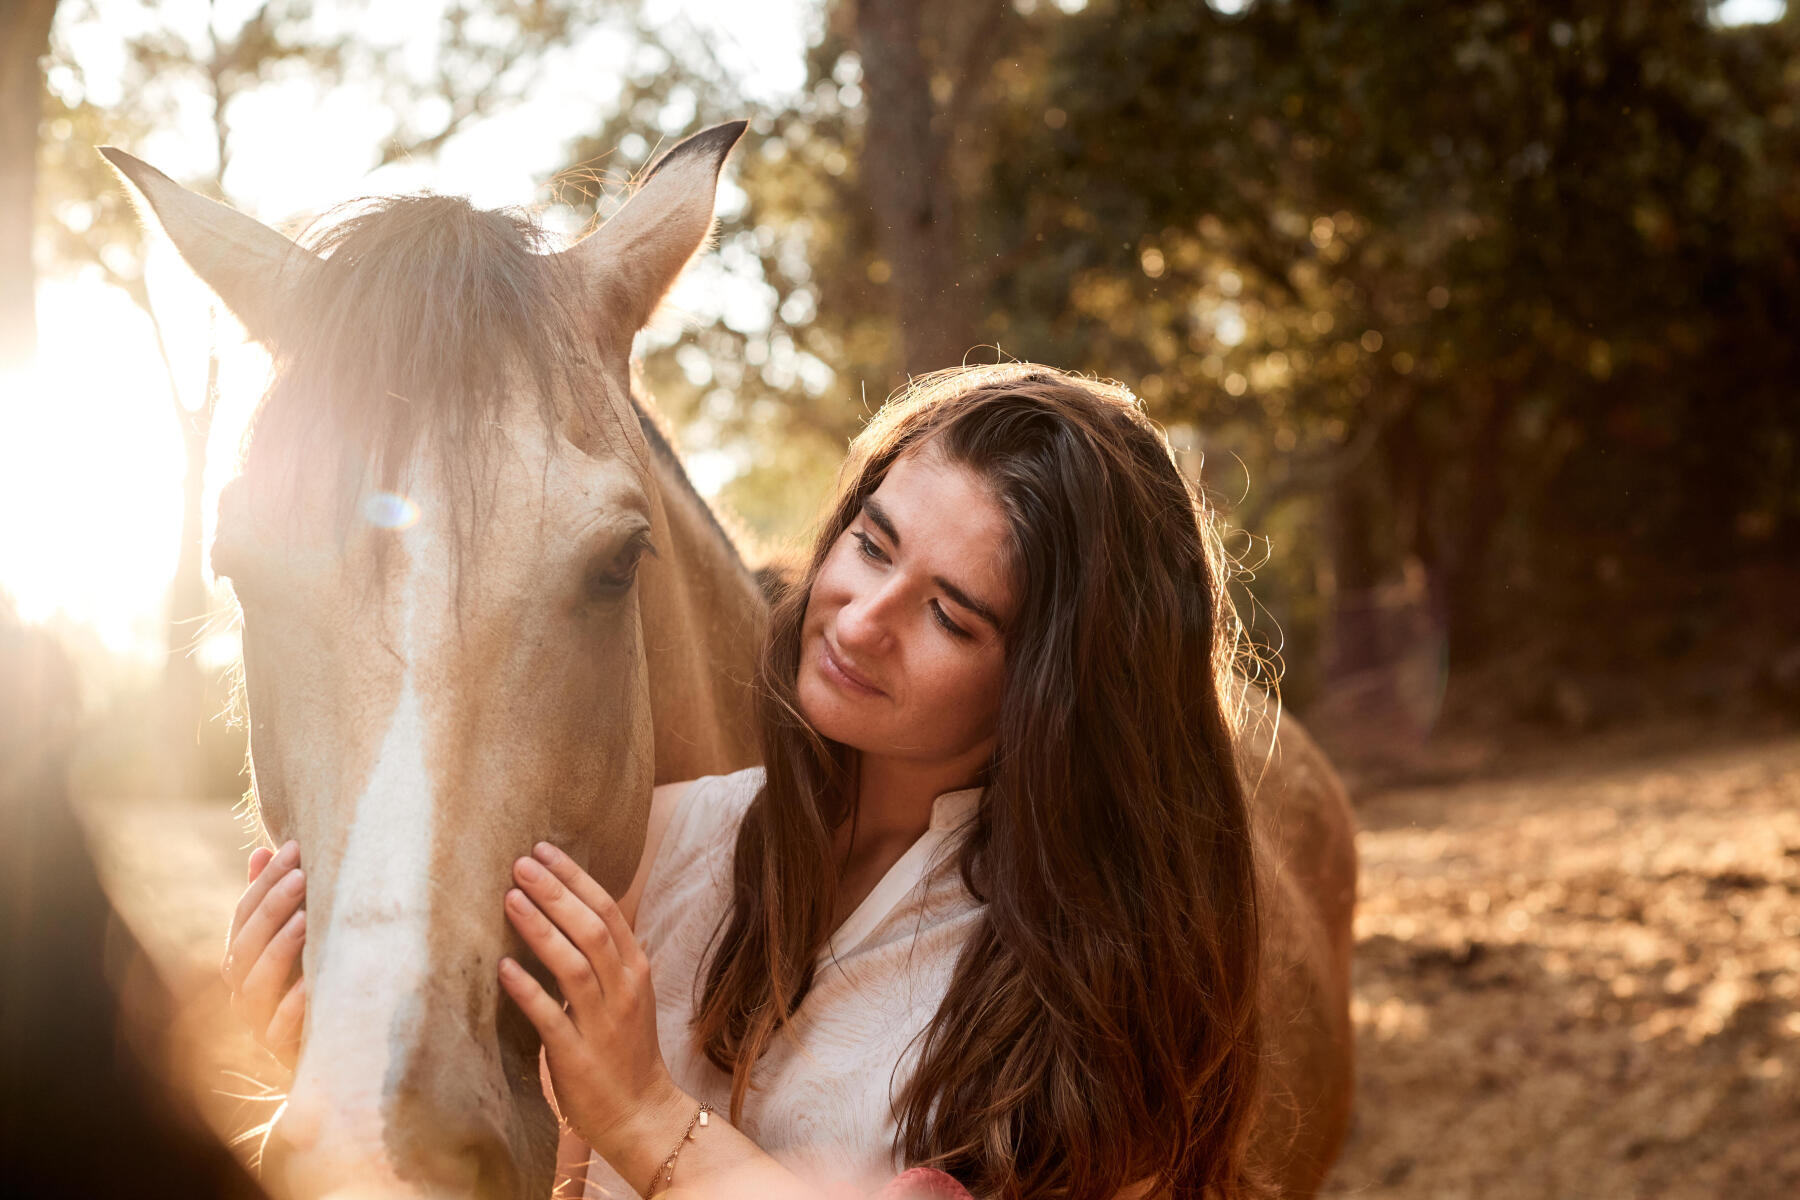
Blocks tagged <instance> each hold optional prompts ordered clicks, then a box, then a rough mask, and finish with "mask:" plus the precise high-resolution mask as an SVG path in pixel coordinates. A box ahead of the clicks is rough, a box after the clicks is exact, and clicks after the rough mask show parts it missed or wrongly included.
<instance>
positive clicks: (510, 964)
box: [500, 958, 519, 979]
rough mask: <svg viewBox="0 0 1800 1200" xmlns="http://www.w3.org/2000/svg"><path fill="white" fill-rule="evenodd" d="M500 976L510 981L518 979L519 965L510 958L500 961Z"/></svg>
mask: <svg viewBox="0 0 1800 1200" xmlns="http://www.w3.org/2000/svg"><path fill="white" fill-rule="evenodd" d="M500 974H502V975H503V976H505V977H506V978H508V979H514V978H516V977H517V976H518V974H519V964H518V963H516V962H514V961H513V960H512V959H510V958H503V959H501V960H500Z"/></svg>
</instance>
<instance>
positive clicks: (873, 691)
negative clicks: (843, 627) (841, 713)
mask: <svg viewBox="0 0 1800 1200" xmlns="http://www.w3.org/2000/svg"><path fill="white" fill-rule="evenodd" d="M819 673H820V674H821V675H823V676H825V678H827V679H829V680H831V682H833V683H835V684H837V685H838V686H839V687H840V688H843V689H844V690H845V691H848V692H853V693H855V694H857V695H862V696H885V695H887V693H886V692H884V691H882V690H881V689H880V688H878V687H876V686H875V685H874V684H873V683H871V682H869V680H867V679H865V678H863V677H862V676H861V675H858V674H857V673H856V672H855V671H853V670H851V669H850V668H849V667H848V666H846V665H845V663H844V660H843V659H841V658H839V657H838V656H837V655H836V654H834V653H832V649H831V639H830V638H827V637H823V636H821V637H820V638H819Z"/></svg>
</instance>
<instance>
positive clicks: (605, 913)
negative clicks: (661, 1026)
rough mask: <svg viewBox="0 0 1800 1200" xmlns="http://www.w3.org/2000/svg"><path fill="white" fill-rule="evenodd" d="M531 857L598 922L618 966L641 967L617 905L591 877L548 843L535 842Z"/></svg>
mask: <svg viewBox="0 0 1800 1200" xmlns="http://www.w3.org/2000/svg"><path fill="white" fill-rule="evenodd" d="M531 853H532V857H534V858H535V859H536V860H537V861H538V862H540V863H542V864H543V866H544V867H545V868H546V869H547V870H549V872H550V873H551V875H553V876H554V877H555V878H556V879H557V880H558V881H559V882H560V883H562V884H563V885H564V886H565V887H567V888H568V889H569V891H570V892H572V893H574V895H575V897H576V899H578V900H580V901H581V902H582V904H583V905H585V906H586V907H587V909H588V911H590V912H592V913H593V914H594V915H595V916H597V917H599V918H600V921H601V923H602V924H603V925H605V927H606V931H607V934H608V935H609V940H610V941H611V942H612V944H613V947H614V953H615V954H616V956H617V957H618V960H619V962H620V964H621V965H623V966H626V967H630V968H632V969H634V970H635V969H636V968H638V967H640V966H642V965H643V963H644V956H643V951H642V950H640V949H639V947H638V944H637V938H636V937H635V936H634V935H633V933H632V930H631V924H630V923H629V922H628V921H626V920H625V914H624V913H623V912H621V911H619V905H618V902H617V901H615V900H614V899H613V898H612V895H611V894H610V893H608V892H607V890H606V889H605V888H603V887H601V886H600V884H599V883H598V882H597V881H596V880H595V879H594V877H593V876H592V875H589V874H588V873H587V872H586V871H584V870H582V869H581V866H580V864H578V863H577V862H576V861H575V860H574V859H572V858H570V857H569V856H568V855H567V854H564V853H563V852H562V851H561V850H558V849H557V848H556V847H555V846H552V845H551V844H550V843H549V842H539V843H538V844H537V845H536V846H534V847H533V848H532V851H531ZM600 982H601V983H603V984H604V983H606V982H607V980H606V978H605V976H602V977H601V980H600Z"/></svg>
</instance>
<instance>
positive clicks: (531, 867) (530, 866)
mask: <svg viewBox="0 0 1800 1200" xmlns="http://www.w3.org/2000/svg"><path fill="white" fill-rule="evenodd" d="M519 874H521V875H523V876H524V877H525V878H527V879H542V878H543V877H544V868H542V867H540V866H538V865H537V863H535V862H533V861H532V860H531V859H529V858H521V859H520V860H519Z"/></svg>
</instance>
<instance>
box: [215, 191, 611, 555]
mask: <svg viewBox="0 0 1800 1200" xmlns="http://www.w3.org/2000/svg"><path fill="white" fill-rule="evenodd" d="M303 240H304V241H305V242H306V244H307V245H308V247H309V248H310V249H311V250H313V251H314V253H315V254H316V255H318V256H319V258H321V259H322V260H323V261H322V262H318V261H316V260H315V262H314V263H309V264H307V269H306V270H305V272H304V274H303V275H302V276H300V277H298V278H293V279H283V280H271V281H270V283H271V287H281V288H282V290H283V291H284V292H285V293H286V295H285V296H284V297H283V300H284V303H283V304H282V310H283V314H284V315H283V318H282V320H281V321H280V323H279V327H278V328H277V330H276V332H275V335H274V337H273V338H272V339H271V342H272V345H271V351H272V355H273V367H274V372H273V377H272V382H271V385H270V387H269V390H268V392H267V394H266V395H265V397H264V399H263V402H262V405H261V407H260V408H259V409H258V412H257V416H256V419H255V421H254V422H253V423H252V426H251V429H250V433H249V435H248V439H247V442H246V447H245V466H246V469H247V470H250V471H261V470H263V469H266V468H271V467H285V468H287V469H288V470H289V471H306V472H309V473H311V472H316V471H318V470H321V469H325V468H326V466H327V464H329V465H330V467H331V468H332V469H335V470H337V471H338V472H339V479H340V483H341V487H342V491H341V493H340V494H341V495H342V497H343V500H344V510H343V515H344V517H345V518H346V520H347V519H348V517H349V516H350V515H351V513H352V512H353V506H354V502H355V499H356V497H357V496H358V495H359V494H360V492H361V491H362V489H363V488H364V487H365V486H368V485H370V484H372V485H373V486H375V487H378V488H381V489H384V490H388V491H396V492H399V491H404V489H405V485H406V481H405V479H404V478H403V473H404V471H405V469H406V467H407V464H408V463H409V462H411V461H413V459H414V456H415V453H416V452H417V451H419V450H421V449H424V450H427V451H428V452H430V454H431V455H432V457H433V458H435V460H436V462H437V463H438V464H439V465H440V466H441V468H442V469H443V470H444V471H445V472H446V476H445V478H446V482H447V484H448V485H449V486H448V490H449V492H450V493H451V502H452V503H453V504H457V505H458V507H461V505H462V504H465V503H468V504H474V503H477V502H478V501H479V497H480V483H481V481H482V479H483V478H484V477H485V474H486V472H485V471H484V469H483V468H484V464H485V462H486V460H487V456H488V454H489V453H490V452H491V450H492V449H493V447H494V446H495V445H496V443H497V442H498V441H499V440H500V437H501V433H500V424H501V419H502V417H503V416H504V415H505V410H506V409H507V408H508V406H509V405H510V404H511V403H513V402H514V399H513V398H514V397H515V396H516V395H517V394H526V395H529V396H530V398H531V399H532V401H533V402H534V403H535V405H536V408H537V412H538V415H539V416H540V418H541V419H542V421H543V425H544V429H545V432H546V434H549V433H550V432H551V431H553V430H554V429H556V428H557V427H558V425H559V423H560V422H563V421H566V420H567V419H568V418H570V417H571V416H574V417H576V418H577V419H579V420H580V423H581V424H582V425H583V426H584V427H585V428H586V429H588V430H590V431H595V432H602V431H608V430H611V429H613V428H615V427H618V426H619V424H620V422H621V421H622V420H629V419H631V415H630V414H628V413H609V412H604V411H600V410H602V409H604V408H605V407H606V405H605V400H604V396H603V389H602V388H600V387H599V386H598V378H597V375H596V374H595V371H596V365H595V357H594V354H593V351H594V346H593V335H592V333H591V332H590V331H588V330H586V329H584V327H583V322H582V319H581V300H582V297H581V295H580V293H579V290H578V289H577V287H576V285H575V284H574V282H573V280H572V278H571V277H570V272H569V271H568V269H567V268H566V267H565V266H563V264H562V263H561V261H560V260H559V258H558V257H557V256H555V255H552V254H548V253H545V252H544V251H545V250H546V249H547V240H548V239H547V237H546V235H545V233H544V231H543V229H542V227H541V226H539V225H538V224H537V223H536V222H535V221H533V220H532V219H531V218H530V217H528V216H526V215H525V214H523V213H520V212H517V211H509V210H495V211H484V210H481V209H477V208H475V207H474V206H473V205H471V204H470V203H469V202H468V201H467V200H466V199H464V198H462V197H455V196H433V195H421V196H400V197H393V198H388V199H383V200H379V201H374V202H370V203H367V204H366V205H364V206H361V207H360V208H359V209H358V211H355V212H354V213H353V214H351V215H349V216H346V217H343V218H342V219H339V220H335V221H331V222H330V223H328V224H323V225H320V226H316V227H315V228H314V229H313V230H312V231H311V232H310V234H309V235H308V236H307V237H305V238H304V239H303ZM577 410H579V411H577ZM633 423H634V424H635V422H633ZM617 440H618V441H619V442H620V446H619V448H620V449H624V447H625V446H626V445H629V444H630V443H631V441H632V439H631V438H629V437H625V438H620V439H617Z"/></svg>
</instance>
